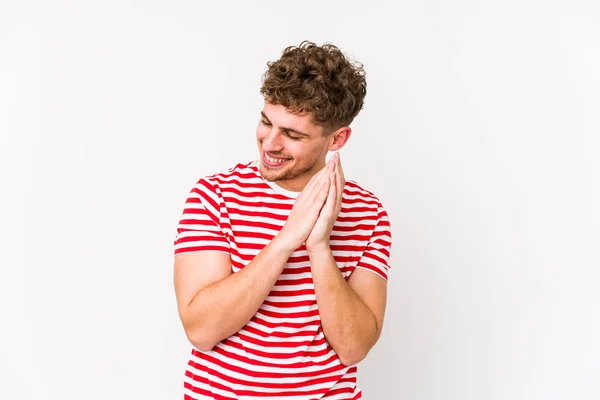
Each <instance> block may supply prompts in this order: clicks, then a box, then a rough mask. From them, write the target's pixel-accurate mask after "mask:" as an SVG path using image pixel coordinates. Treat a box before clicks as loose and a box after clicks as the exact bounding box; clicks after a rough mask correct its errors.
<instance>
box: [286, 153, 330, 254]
mask: <svg viewBox="0 0 600 400" xmlns="http://www.w3.org/2000/svg"><path fill="white" fill-rule="evenodd" d="M334 168H335V161H334V160H329V162H328V163H327V164H326V165H325V167H323V169H321V170H320V171H319V172H317V173H316V174H315V175H313V177H312V178H311V179H310V181H308V183H307V184H306V186H305V187H304V189H303V190H302V192H301V193H300V194H299V195H298V198H297V199H296V202H295V203H294V206H293V207H292V211H291V212H290V215H289V217H288V219H287V221H286V222H285V225H284V226H283V228H281V232H280V233H279V235H278V236H279V237H280V238H281V239H283V240H284V241H285V243H286V244H287V246H289V248H291V249H292V250H295V249H297V248H298V247H300V246H301V245H302V244H303V243H304V242H305V241H306V238H307V237H308V235H309V233H310V231H311V230H312V229H313V226H314V225H315V223H316V221H317V218H318V217H319V212H320V211H321V208H322V207H323V205H324V204H325V199H327V194H328V192H329V188H330V183H331V177H330V176H331V175H332V172H333V170H334Z"/></svg>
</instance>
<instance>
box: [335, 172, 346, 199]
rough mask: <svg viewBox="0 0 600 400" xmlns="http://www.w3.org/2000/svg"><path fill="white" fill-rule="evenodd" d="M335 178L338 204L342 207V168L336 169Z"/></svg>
mask: <svg viewBox="0 0 600 400" xmlns="http://www.w3.org/2000/svg"><path fill="white" fill-rule="evenodd" d="M335 178H336V188H337V199H336V200H337V202H336V205H337V206H338V207H341V205H342V196H343V195H344V182H343V181H342V171H341V170H339V169H338V170H336V171H335Z"/></svg>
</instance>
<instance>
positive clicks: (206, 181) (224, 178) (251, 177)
mask: <svg viewBox="0 0 600 400" xmlns="http://www.w3.org/2000/svg"><path fill="white" fill-rule="evenodd" d="M257 182H261V179H260V173H259V172H258V167H257V163H256V161H247V162H240V163H237V164H236V165H234V166H232V167H230V168H228V169H225V170H222V171H219V172H215V173H212V174H209V175H206V176H203V177H201V178H200V179H199V180H198V182H197V185H201V186H203V187H206V188H208V189H209V190H211V191H213V192H215V193H219V194H220V193H221V192H222V191H224V190H227V189H228V188H230V187H231V186H232V185H233V186H236V187H245V186H247V185H252V184H256V183H257Z"/></svg>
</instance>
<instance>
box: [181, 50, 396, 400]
mask: <svg viewBox="0 0 600 400" xmlns="http://www.w3.org/2000/svg"><path fill="white" fill-rule="evenodd" d="M268 66H269V68H268V70H267V72H266V73H265V76H264V79H263V86H262V88H261V93H262V94H263V96H264V98H265V104H264V108H263V110H262V111H261V118H260V122H259V125H258V129H257V131H256V138H257V142H258V149H259V153H260V160H259V161H255V162H250V163H246V164H238V165H236V166H235V167H233V168H231V169H229V170H228V171H226V172H222V173H218V174H215V175H211V176H208V177H205V178H202V179H200V180H199V181H198V182H197V183H196V185H195V186H194V188H193V189H192V191H191V193H190V195H189V198H188V199H187V202H186V205H185V209H184V211H183V215H182V218H181V221H180V222H179V225H178V228H177V236H176V239H175V292H176V296H177V305H178V310H179V316H180V318H181V321H182V323H183V327H184V330H185V333H186V335H187V337H188V339H189V341H190V342H191V344H192V345H193V346H194V347H193V349H192V354H191V359H190V361H189V363H188V369H187V371H186V374H185V383H184V386H185V389H184V391H185V398H186V399H271V400H274V399H296V400H309V399H322V398H327V399H338V400H341V399H359V398H361V390H360V389H359V387H358V386H357V383H356V373H357V367H356V364H357V363H358V362H359V361H361V360H362V359H364V358H365V357H366V355H367V353H368V352H369V350H370V349H371V348H372V347H373V345H374V344H375V343H376V342H377V340H378V338H379V335H380V334H381V329H382V326H383V319H384V312H385V305H386V290H387V288H386V285H387V271H388V269H389V265H388V259H389V252H390V247H391V233H390V224H389V220H388V215H387V213H386V211H385V210H384V208H383V206H382V205H381V202H380V201H379V199H378V198H377V197H376V196H375V195H373V194H372V193H371V192H369V191H367V190H365V189H363V188H361V187H360V186H359V185H358V184H357V183H355V182H352V181H348V182H346V181H345V179H344V172H343V170H342V165H341V161H340V157H339V153H336V154H334V156H333V157H332V158H331V160H330V161H329V162H328V163H327V164H326V163H325V161H326V155H327V152H328V151H333V152H335V151H338V150H340V149H341V148H342V147H343V146H344V144H345V143H346V141H347V140H348V138H349V137H350V133H351V129H350V128H349V126H348V125H349V124H350V123H351V122H352V120H353V119H354V117H355V116H356V115H357V114H358V112H359V111H360V110H361V109H362V107H363V100H364V97H365V94H366V82H365V76H364V75H365V74H364V70H363V69H362V66H357V65H354V64H352V63H351V62H350V61H348V60H347V59H346V58H345V56H344V55H343V54H342V53H341V52H340V50H339V49H338V48H337V47H335V46H333V45H331V44H326V45H323V46H320V47H319V46H317V45H315V44H314V43H312V42H306V41H305V42H302V43H301V44H300V46H298V47H288V48H287V49H286V50H284V52H283V54H282V56H281V58H280V59H279V60H278V61H276V62H270V63H268Z"/></svg>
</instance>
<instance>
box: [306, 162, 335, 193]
mask: <svg viewBox="0 0 600 400" xmlns="http://www.w3.org/2000/svg"><path fill="white" fill-rule="evenodd" d="M334 166H335V161H334V160H329V162H328V163H327V164H325V167H323V168H322V169H321V170H320V171H319V172H317V173H316V174H315V175H314V176H313V177H312V178H311V181H309V183H308V184H307V185H306V187H305V190H307V191H308V192H309V193H308V194H309V197H310V198H312V197H314V196H316V195H317V194H318V193H319V188H320V183H319V181H320V180H322V179H324V177H325V176H326V175H327V173H328V172H329V171H330V170H332V169H333V168H334ZM313 179H314V181H313ZM311 182H312V185H311ZM308 185H311V186H310V187H308Z"/></svg>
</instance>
